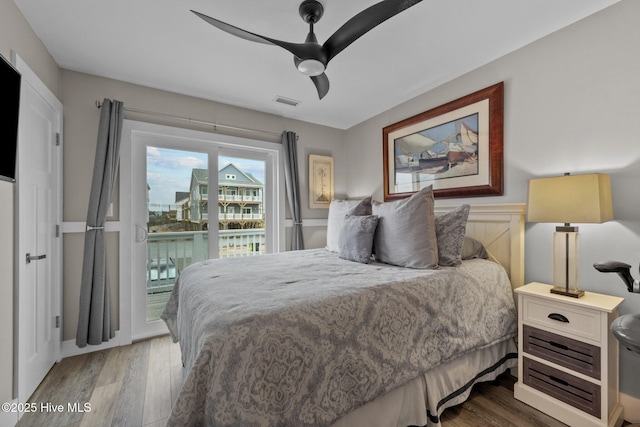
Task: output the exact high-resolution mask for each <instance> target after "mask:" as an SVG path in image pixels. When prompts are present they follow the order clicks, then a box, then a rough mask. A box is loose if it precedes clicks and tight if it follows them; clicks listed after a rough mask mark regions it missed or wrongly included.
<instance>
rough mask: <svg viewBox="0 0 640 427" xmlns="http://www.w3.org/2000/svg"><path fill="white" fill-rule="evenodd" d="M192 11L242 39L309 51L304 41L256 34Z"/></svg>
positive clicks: (300, 52)
mask: <svg viewBox="0 0 640 427" xmlns="http://www.w3.org/2000/svg"><path fill="white" fill-rule="evenodd" d="M191 12H193V13H194V14H196V15H197V16H199V17H200V18H202V19H203V20H205V21H206V22H208V23H209V24H211V25H213V26H214V27H216V28H218V29H220V30H222V31H225V32H227V33H229V34H232V35H234V36H236V37H240V38H242V39H245V40H249V41H252V42H257V43H264V44H274V45H276V46H280V47H281V48H284V49H286V50H288V51H289V52H291V53H292V54H294V55H296V56H304V55H305V54H306V53H307V49H308V47H307V46H306V44H304V43H289V42H284V41H281V40H276V39H272V38H270V37H266V36H261V35H260V34H255V33H252V32H250V31H246V30H243V29H242V28H238V27H235V26H233V25H231V24H227V23H226V22H222V21H219V20H217V19H215V18H212V17H210V16H207V15H205V14H203V13H200V12H196V11H195V10H192V11H191Z"/></svg>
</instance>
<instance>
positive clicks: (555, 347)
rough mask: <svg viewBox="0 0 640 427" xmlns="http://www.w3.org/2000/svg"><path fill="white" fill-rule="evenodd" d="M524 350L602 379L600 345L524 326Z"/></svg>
mask: <svg viewBox="0 0 640 427" xmlns="http://www.w3.org/2000/svg"><path fill="white" fill-rule="evenodd" d="M522 333H523V335H524V339H523V350H524V351H525V352H526V353H529V354H533V355H535V356H538V357H540V358H542V359H544V360H548V361H550V362H554V363H557V364H558V365H562V366H565V367H567V368H569V369H572V370H574V371H576V372H580V373H581V374H585V375H588V376H590V377H592V378H595V379H598V380H599V379H600V347H596V346H595V345H591V344H586V343H583V342H581V341H576V340H572V339H571V338H567V337H562V336H560V335H556V334H553V333H551V332H547V331H543V330H541V329H537V328H534V327H532V326H529V325H523V326H522Z"/></svg>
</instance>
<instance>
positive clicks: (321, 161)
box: [309, 154, 334, 209]
mask: <svg viewBox="0 0 640 427" xmlns="http://www.w3.org/2000/svg"><path fill="white" fill-rule="evenodd" d="M333 194H334V193H333V157H330V156H319V155H317V154H310V155H309V208H310V209H329V205H330V204H331V200H333Z"/></svg>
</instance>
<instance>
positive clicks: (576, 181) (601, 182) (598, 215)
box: [527, 173, 613, 223]
mask: <svg viewBox="0 0 640 427" xmlns="http://www.w3.org/2000/svg"><path fill="white" fill-rule="evenodd" d="M610 219H613V206H612V203H611V181H610V178H609V175H607V174H602V173H591V174H585V175H565V176H558V177H553V178H538V179H532V180H530V181H529V196H528V201H527V221H529V222H556V223H558V222H559V223H572V222H573V223H602V222H606V221H609V220H610Z"/></svg>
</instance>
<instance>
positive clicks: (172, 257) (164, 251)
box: [147, 228, 266, 294]
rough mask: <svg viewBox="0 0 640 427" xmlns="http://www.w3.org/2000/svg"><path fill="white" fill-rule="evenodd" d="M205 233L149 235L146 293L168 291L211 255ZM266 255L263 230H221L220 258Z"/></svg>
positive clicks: (182, 232)
mask: <svg viewBox="0 0 640 427" xmlns="http://www.w3.org/2000/svg"><path fill="white" fill-rule="evenodd" d="M208 246H209V239H208V234H207V232H206V231H180V232H173V233H149V235H148V237H147V293H148V294H153V293H158V292H167V291H169V290H171V288H172V287H173V285H174V283H175V281H176V277H177V275H178V274H179V272H180V271H182V270H183V269H184V268H185V267H187V266H189V265H191V264H193V263H194V262H198V261H204V260H206V259H208V258H209V256H208ZM265 252H266V247H265V230H264V228H255V229H246V230H220V231H218V253H219V256H220V258H230V257H246V256H253V255H260V254H264V253H265Z"/></svg>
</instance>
